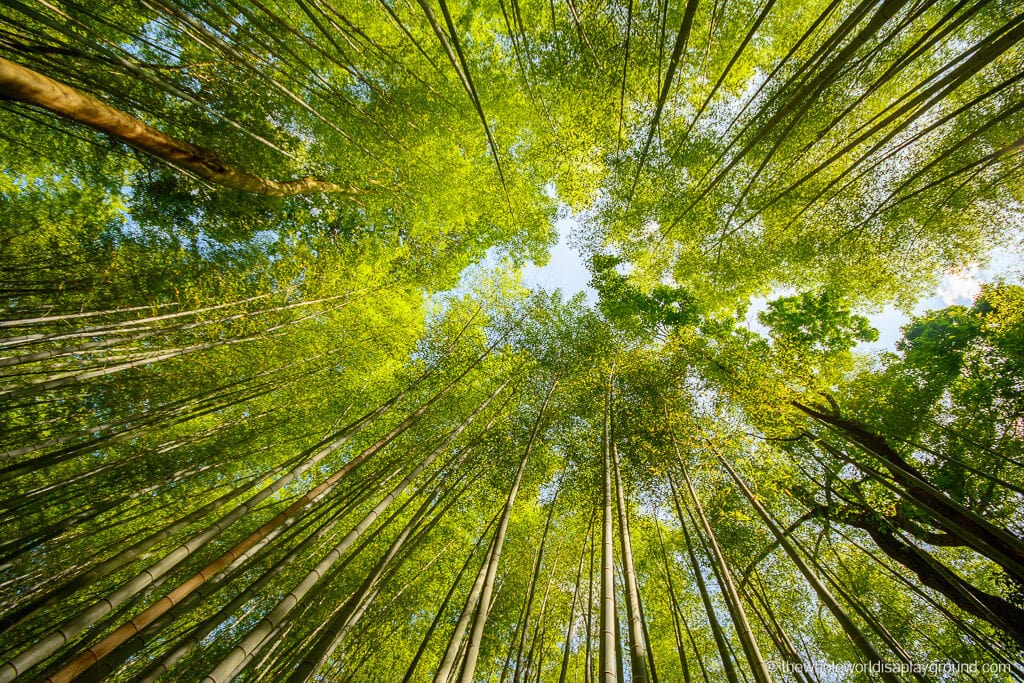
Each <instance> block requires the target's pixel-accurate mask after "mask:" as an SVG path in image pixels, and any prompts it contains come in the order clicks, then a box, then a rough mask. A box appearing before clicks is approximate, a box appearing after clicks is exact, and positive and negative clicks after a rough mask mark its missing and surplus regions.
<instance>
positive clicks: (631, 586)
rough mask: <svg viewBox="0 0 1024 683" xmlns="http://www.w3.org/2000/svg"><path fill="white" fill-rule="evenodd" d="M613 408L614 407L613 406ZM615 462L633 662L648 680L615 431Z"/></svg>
mask: <svg viewBox="0 0 1024 683" xmlns="http://www.w3.org/2000/svg"><path fill="white" fill-rule="evenodd" d="M609 411H610V409H609ZM612 435H613V438H612V445H611V452H612V464H613V472H614V474H615V500H616V505H617V508H618V513H619V547H620V548H621V550H622V579H623V584H624V585H623V588H624V589H625V591H624V592H625V594H626V611H627V612H628V621H627V624H628V626H629V664H630V670H631V672H632V674H633V680H634V681H635V682H636V683H647V682H648V678H649V677H648V673H647V642H646V640H645V639H644V628H643V620H642V619H641V617H640V591H639V588H638V586H637V580H636V570H635V569H634V567H633V543H632V541H631V539H630V536H629V518H628V515H627V512H626V496H625V493H624V492H623V486H622V476H621V474H620V473H619V451H618V448H616V446H615V441H614V431H613V432H612Z"/></svg>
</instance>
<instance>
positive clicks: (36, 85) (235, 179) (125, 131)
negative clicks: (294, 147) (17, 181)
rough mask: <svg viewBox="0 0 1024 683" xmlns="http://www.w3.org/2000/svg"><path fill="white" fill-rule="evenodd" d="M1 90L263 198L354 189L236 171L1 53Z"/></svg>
mask: <svg viewBox="0 0 1024 683" xmlns="http://www.w3.org/2000/svg"><path fill="white" fill-rule="evenodd" d="M0 95H2V96H3V97H6V98H9V99H12V100H17V101H19V102H26V103H28V104H33V105H35V106H37V107H42V108H43V109H46V110H47V111H49V112H51V113H53V114H57V115H58V116H62V117H64V118H66V119H70V120H72V121H75V122H76V123H80V124H82V125H85V126H88V127H89V128H92V129H93V130H96V131H99V132H101V133H104V134H105V135H109V136H110V137H113V138H116V139H117V140H120V141H121V142H124V143H125V144H127V145H130V146H132V147H134V148H135V149H137V150H139V151H141V152H145V153H146V154H149V155H150V156H153V157H156V158H157V159H160V160H162V161H165V162H167V163H168V164H170V165H172V166H174V167H176V168H181V169H184V170H186V171H189V172H191V173H194V174H196V175H197V176H199V177H200V178H204V179H206V180H209V181H210V182H212V183H215V184H217V185H220V186H222V187H228V188H231V189H235V190H242V191H243V192H252V193H254V194H262V195H266V196H268V197H289V196H292V195H297V194H308V193H314V192H320V193H324V192H329V193H338V194H346V195H355V194H357V193H358V190H356V189H355V188H352V187H344V186H342V185H336V184H334V183H327V182H323V181H321V180H316V179H314V178H311V177H307V178H302V179H301V180H290V181H287V182H278V181H275V180H266V179H264V178H259V177H257V176H254V175H250V174H248V173H244V172H242V171H238V170H236V169H234V168H232V167H230V166H228V165H227V164H225V163H224V162H222V161H221V160H220V159H218V158H217V155H216V154H214V153H213V152H211V151H209V150H206V149H203V148H201V147H196V146H195V145H193V144H190V143H188V142H185V141H183V140H178V139H176V138H173V137H171V136H170V135H166V134H165V133H162V132H160V131H158V130H156V129H155V128H153V127H151V126H148V125H146V124H145V123H143V122H142V121H140V120H138V119H137V118H135V117H134V116H129V115H128V114H125V113H124V112H122V111H119V110H117V109H114V108H113V107H111V106H109V105H107V104H104V103H103V102H101V101H99V100H97V99H96V98H94V97H91V96H89V95H86V94H85V93H82V92H79V91H78V90H75V89H74V88H72V87H70V86H67V85H65V84H63V83H58V82H57V81H55V80H53V79H51V78H47V77H46V76H44V75H42V74H40V73H38V72H36V71H32V70H31V69H27V68H25V67H23V66H21V65H19V64H15V63H14V62H11V61H8V60H6V59H3V58H2V57H0Z"/></svg>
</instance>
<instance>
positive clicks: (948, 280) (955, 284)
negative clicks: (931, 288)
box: [935, 267, 981, 306]
mask: <svg viewBox="0 0 1024 683" xmlns="http://www.w3.org/2000/svg"><path fill="white" fill-rule="evenodd" d="M979 292H981V280H980V279H979V278H978V268H977V267H974V268H971V269H969V270H965V271H962V272H959V273H946V274H945V275H944V276H943V277H942V282H940V283H939V289H938V291H937V292H936V293H935V294H936V296H938V297H939V298H940V299H941V300H942V303H943V305H944V306H952V305H954V304H961V305H967V304H970V303H971V302H973V301H974V297H976V296H978V293H979Z"/></svg>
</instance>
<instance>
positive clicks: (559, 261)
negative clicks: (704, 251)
mask: <svg viewBox="0 0 1024 683" xmlns="http://www.w3.org/2000/svg"><path fill="white" fill-rule="evenodd" d="M577 226H578V223H577V221H576V219H574V218H573V217H571V216H566V217H562V218H560V219H559V220H558V221H557V222H556V223H555V229H556V230H557V231H558V243H557V244H556V245H555V246H554V247H553V248H552V249H551V260H550V261H548V264H547V265H546V266H543V267H538V266H536V265H534V264H532V263H529V264H527V265H526V266H525V267H524V268H523V279H522V282H523V284H524V285H525V286H527V287H530V288H540V289H546V290H548V291H551V290H554V289H561V290H562V295H563V296H564V297H565V298H569V297H571V296H572V295H574V294H576V293H577V292H584V293H585V294H586V296H587V302H588V303H590V304H593V303H595V302H596V300H597V293H596V292H595V291H594V290H593V289H592V288H591V287H589V286H588V285H587V283H588V282H589V281H590V272H589V271H588V270H587V267H586V265H584V261H583V259H582V258H581V257H580V253H579V252H578V251H577V250H576V249H575V248H574V247H572V246H570V244H569V240H568V239H567V238H568V236H569V235H570V234H572V232H573V231H574V230H576V229H577ZM1022 265H1024V264H1021V262H1020V259H1019V257H1018V256H1017V255H1016V254H1014V253H1013V252H1012V251H1011V250H1009V249H1005V248H997V249H995V250H993V252H992V254H991V261H990V263H989V265H988V266H986V267H985V268H980V267H977V266H975V267H972V268H968V269H966V270H964V271H962V272H959V273H946V274H944V275H943V277H942V280H941V281H940V282H939V285H938V286H937V287H936V288H935V292H934V293H933V294H932V295H931V296H930V297H927V298H924V299H922V300H920V301H919V302H918V304H917V306H915V307H914V314H915V315H920V314H921V313H924V312H925V311H930V310H934V309H937V308H945V307H946V306H951V305H954V304H961V305H970V304H971V302H972V301H973V299H974V297H975V295H977V294H978V292H979V291H980V289H981V285H982V283H985V282H991V281H992V280H994V279H997V278H999V277H1007V278H1010V279H1019V278H1020V276H1021V270H1022V268H1021V266H1022ZM785 294H786V293H785V292H779V293H778V294H773V295H772V296H770V297H757V298H755V299H752V300H751V306H750V309H749V310H748V312H747V325H748V327H750V329H752V330H757V331H759V332H763V331H764V328H763V327H762V326H761V325H760V323H758V322H757V314H758V313H759V312H760V311H763V310H765V307H766V306H767V302H768V301H769V300H770V299H774V298H776V296H783V295H785ZM867 318H868V320H870V321H871V324H872V326H873V327H875V329H877V330H878V341H877V342H874V343H871V344H861V345H860V346H858V350H860V351H869V352H870V351H882V350H893V349H895V346H896V342H897V340H899V338H900V336H901V330H900V328H902V327H903V325H905V324H906V323H907V322H909V320H910V316H908V315H906V314H904V313H903V312H901V311H899V310H897V309H896V308H895V307H894V306H886V307H885V308H883V309H882V311H881V312H879V313H874V314H868V316H867Z"/></svg>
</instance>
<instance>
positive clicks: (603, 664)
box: [598, 373, 619, 683]
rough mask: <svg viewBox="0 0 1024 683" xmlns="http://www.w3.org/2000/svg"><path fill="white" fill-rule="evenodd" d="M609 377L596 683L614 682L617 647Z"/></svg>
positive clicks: (604, 434) (604, 440) (604, 431)
mask: <svg viewBox="0 0 1024 683" xmlns="http://www.w3.org/2000/svg"><path fill="white" fill-rule="evenodd" d="M611 399H612V382H611V374H610V373H609V377H608V387H607V391H606V393H605V404H604V429H603V436H602V439H601V452H602V457H603V462H604V486H603V487H602V491H603V495H602V501H601V616H600V619H601V628H600V638H601V640H600V648H599V651H598V652H599V654H598V667H599V671H600V674H599V676H598V683H615V682H616V680H617V679H618V673H617V667H616V661H617V660H618V658H619V657H618V648H617V647H616V639H615V634H616V633H618V631H619V625H618V623H617V622H616V619H615V557H614V553H615V550H614V540H613V534H612V473H611V469H612V467H611Z"/></svg>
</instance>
